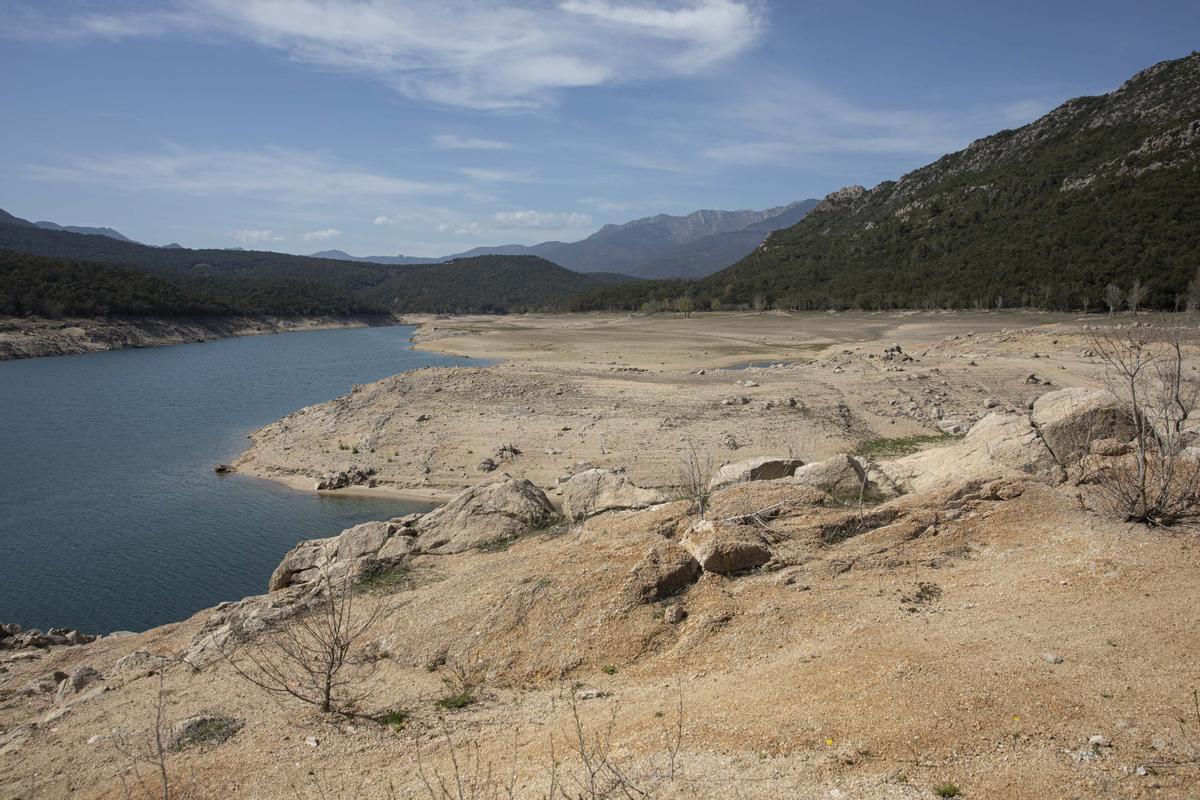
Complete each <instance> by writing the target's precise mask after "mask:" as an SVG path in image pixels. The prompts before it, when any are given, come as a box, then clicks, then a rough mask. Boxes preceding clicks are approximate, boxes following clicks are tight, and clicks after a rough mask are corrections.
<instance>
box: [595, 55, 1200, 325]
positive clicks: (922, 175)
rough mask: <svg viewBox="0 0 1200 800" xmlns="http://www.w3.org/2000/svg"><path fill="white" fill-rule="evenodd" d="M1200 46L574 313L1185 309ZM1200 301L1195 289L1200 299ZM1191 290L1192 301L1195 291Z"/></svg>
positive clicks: (1196, 232) (1199, 113)
mask: <svg viewBox="0 0 1200 800" xmlns="http://www.w3.org/2000/svg"><path fill="white" fill-rule="evenodd" d="M1198 156H1200V55H1197V54H1192V55H1191V56H1188V57H1187V58H1183V59H1178V60H1175V61H1168V62H1163V63H1161V64H1158V65H1156V66H1154V67H1151V68H1150V69H1147V70H1144V71H1143V72H1141V73H1139V74H1137V75H1135V76H1134V77H1133V78H1131V79H1130V80H1129V81H1127V82H1126V83H1125V84H1124V85H1123V86H1121V88H1119V89H1118V90H1116V91H1114V92H1112V93H1110V94H1107V95H1102V96H1099V97H1081V98H1076V99H1074V100H1070V101H1068V102H1066V103H1064V104H1063V105H1061V106H1060V107H1058V108H1057V109H1055V110H1054V111H1052V112H1050V113H1049V114H1047V115H1046V116H1044V117H1042V118H1041V119H1039V120H1037V121H1035V122H1033V123H1031V124H1029V125H1026V126H1024V127H1022V128H1019V129H1017V130H1008V131H1001V132H1000V133H997V134H995V135H993V136H989V137H987V138H985V139H981V140H979V141H977V142H975V143H973V144H972V145H970V146H969V147H968V148H966V149H965V150H962V151H959V152H957V153H952V154H950V155H947V156H945V157H943V158H941V159H939V160H938V161H936V162H934V163H933V164H930V165H928V166H926V167H922V168H921V169H918V170H916V171H914V172H911V173H909V174H907V175H905V176H904V177H902V178H901V179H900V180H898V181H886V182H884V183H882V184H880V185H879V186H877V187H875V188H874V189H871V190H867V189H864V188H862V187H857V186H856V187H849V188H846V189H842V190H840V191H838V192H835V193H833V194H831V195H830V196H829V197H827V198H826V199H825V200H824V201H823V202H822V203H821V204H820V205H818V206H817V207H816V208H815V209H814V210H813V211H812V212H811V213H810V214H809V215H808V216H807V217H806V218H805V219H803V220H802V221H801V222H800V223H799V224H797V225H795V226H793V227H791V228H788V229H786V230H781V231H778V232H776V233H773V234H771V236H770V237H769V238H768V239H767V241H766V242H765V243H764V244H763V246H761V247H759V248H758V249H757V250H755V251H754V253H752V254H751V255H749V256H747V257H746V258H745V259H743V260H742V261H740V262H739V263H737V264H735V265H734V266H732V267H730V268H728V269H726V270H723V271H721V272H718V273H716V274H714V275H711V276H709V277H708V278H705V279H704V280H702V281H699V282H696V283H680V282H668V283H655V284H646V283H641V284H632V285H627V286H620V287H609V288H607V289H604V290H600V291H598V292H595V293H592V294H591V295H588V296H586V297H583V298H577V299H576V300H575V301H574V302H573V303H572V306H573V307H575V308H596V307H622V308H634V307H638V306H639V305H641V304H643V303H645V302H648V301H655V302H672V299H673V298H679V297H682V296H688V297H690V298H691V299H690V301H689V302H690V303H691V304H693V305H695V306H697V307H709V306H711V305H713V304H717V305H732V306H748V305H755V304H760V305H761V304H766V305H771V306H775V307H779V308H801V309H824V308H867V309H880V308H901V307H906V308H950V307H953V308H972V307H974V308H995V307H1014V306H1035V307H1041V308H1056V309H1097V308H1100V307H1101V306H1102V305H1103V304H1104V303H1105V295H1106V288H1107V287H1108V285H1109V284H1114V285H1116V286H1118V287H1119V288H1120V289H1121V290H1122V291H1123V292H1124V293H1126V295H1127V296H1128V293H1129V292H1130V291H1131V289H1132V287H1133V286H1134V284H1135V282H1136V283H1138V284H1139V285H1140V286H1141V287H1143V291H1142V292H1141V293H1140V294H1141V295H1142V296H1140V297H1139V298H1138V300H1139V301H1140V303H1141V304H1142V305H1144V306H1153V307H1158V308H1177V307H1182V306H1184V305H1186V304H1187V302H1188V293H1189V288H1188V287H1189V283H1190V282H1191V281H1192V279H1193V277H1194V276H1195V274H1196V272H1197V268H1200V158H1198ZM1193 294H1196V292H1193ZM1193 299H1196V298H1193Z"/></svg>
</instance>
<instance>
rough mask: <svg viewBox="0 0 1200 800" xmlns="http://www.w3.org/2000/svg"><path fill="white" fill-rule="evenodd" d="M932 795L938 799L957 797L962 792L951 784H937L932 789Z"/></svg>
mask: <svg viewBox="0 0 1200 800" xmlns="http://www.w3.org/2000/svg"><path fill="white" fill-rule="evenodd" d="M933 793H934V794H936V795H937V796H938V797H959V796H961V795H962V792H961V791H960V790H959V788H958V787H957V786H955V785H954V784H953V783H939V784H938V785H937V786H935V787H933Z"/></svg>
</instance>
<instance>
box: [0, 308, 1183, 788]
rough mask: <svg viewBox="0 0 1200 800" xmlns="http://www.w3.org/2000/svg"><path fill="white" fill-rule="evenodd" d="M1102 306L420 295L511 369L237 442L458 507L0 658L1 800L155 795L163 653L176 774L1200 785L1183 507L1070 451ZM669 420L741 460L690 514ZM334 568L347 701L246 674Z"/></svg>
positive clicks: (619, 783)
mask: <svg viewBox="0 0 1200 800" xmlns="http://www.w3.org/2000/svg"><path fill="white" fill-rule="evenodd" d="M1096 322H1097V320H1093V319H1087V320H1082V321H1081V320H1076V319H1071V318H1050V317H1046V316H1040V315H1029V316H1019V315H974V316H971V315H892V316H885V315H855V316H848V315H828V316H826V315H812V316H789V315H745V316H733V315H729V316H720V317H711V316H709V315H705V316H704V317H697V318H694V319H692V320H682V319H649V320H648V319H644V318H631V319H626V318H616V317H598V316H597V317H558V318H554V317H548V318H530V317H518V318H511V319H501V320H492V319H482V318H481V319H465V320H464V319H455V320H430V321H426V323H425V325H424V327H423V328H422V335H421V338H422V341H423V344H422V346H427V347H433V348H437V349H446V350H453V351H454V352H458V353H463V354H469V355H472V356H477V357H490V358H494V359H503V362H502V363H499V364H496V365H494V366H490V367H487V368H483V369H477V370H464V369H453V370H423V371H419V372H417V373H412V374H409V375H405V376H400V377H397V378H392V379H388V380H385V381H382V382H380V383H378V384H374V385H372V386H368V387H362V388H360V389H358V390H356V391H355V392H354V393H352V394H351V395H349V396H347V397H346V398H341V399H339V400H336V401H333V402H331V403H328V404H325V405H322V406H317V407H314V408H311V409H306V410H305V411H303V412H300V413H298V414H295V415H292V416H290V417H288V418H286V419H285V420H283V421H281V422H279V423H276V424H274V425H272V426H269V427H268V428H266V429H264V430H263V431H260V432H258V433H257V434H256V435H255V442H254V447H253V448H252V449H251V450H250V451H249V452H248V454H247V455H246V456H245V457H244V458H243V459H242V461H241V462H240V463H239V468H240V469H242V470H245V471H251V472H256V473H259V474H269V475H274V476H276V477H287V478H290V479H292V480H295V481H298V482H299V481H303V482H304V485H305V486H306V488H310V489H311V488H312V485H311V484H312V483H313V482H314V481H316V480H319V479H322V478H324V477H327V476H329V475H331V474H336V473H337V472H339V471H344V470H346V468H347V467H348V466H349V465H351V464H353V465H354V466H356V467H358V468H359V469H360V470H361V471H362V472H363V474H364V475H365V474H366V473H367V472H369V471H370V470H372V469H373V470H374V474H373V475H372V476H369V477H366V478H364V479H365V480H368V481H369V480H372V479H373V480H374V481H375V483H376V484H377V485H376V487H375V489H374V490H375V491H425V492H430V493H435V494H439V495H443V496H446V495H457V496H456V497H455V499H454V500H452V501H451V502H450V503H449V504H448V505H447V506H445V507H444V508H443V509H442V510H440V511H438V512H433V513H431V514H429V515H425V516H422V517H419V518H405V519H398V520H393V521H381V522H380V523H368V524H367V525H366V526H359V528H356V529H351V530H350V531H348V532H346V533H345V534H343V535H342V536H341V537H338V538H336V539H333V540H328V541H324V540H323V541H319V542H314V543H308V544H302V545H300V546H298V547H297V549H296V550H294V551H293V552H292V553H291V554H289V555H288V557H287V559H285V561H284V563H283V564H281V567H280V569H279V570H277V572H276V575H275V576H274V577H273V578H272V585H273V586H274V587H275V590H274V591H272V592H270V593H269V594H265V595H263V596H261V597H256V598H247V599H246V600H244V601H242V602H240V603H235V604H226V605H224V606H220V607H217V608H215V609H207V610H204V611H201V612H199V613H198V614H196V615H195V616H194V617H193V618H191V619H189V620H186V621H183V622H180V623H177V624H173V625H167V626H163V627H161V628H157V629H154V630H151V631H147V632H144V633H140V634H136V635H132V636H122V637H111V638H103V639H101V640H99V641H97V642H94V643H90V644H85V645H81V646H75V647H53V648H50V649H49V650H48V651H42V650H18V651H11V652H5V653H0V669H3V670H4V672H3V673H0V797H5V798H8V797H14V798H16V797H19V798H33V797H38V798H43V797H66V796H70V797H113V798H120V797H126V796H134V797H137V796H145V795H144V794H143V792H144V791H145V790H149V793H151V794H153V793H155V792H157V794H153V796H161V790H160V789H159V788H158V787H159V784H158V783H157V781H158V774H159V773H158V769H159V765H158V761H157V759H156V758H155V757H154V747H153V745H152V743H151V734H152V733H153V731H154V730H155V727H156V723H155V718H156V711H157V708H158V706H159V698H160V693H159V685H160V684H159V675H158V673H159V663H160V662H158V661H157V660H155V659H156V658H157V657H165V658H169V659H172V660H173V661H172V666H170V668H168V669H167V670H166V671H165V672H164V673H162V679H163V680H162V686H163V692H162V694H161V711H162V720H163V724H162V726H161V727H162V730H163V731H164V734H165V742H166V754H165V756H164V758H163V763H164V764H165V766H166V769H167V772H168V775H169V780H170V783H171V786H172V788H171V792H172V796H178V797H185V796H186V797H225V798H228V797H252V798H296V797H300V798H309V797H311V798H321V797H362V798H376V797H378V798H387V797H413V798H429V797H434V798H441V797H510V796H511V797H521V798H544V797H548V796H549V795H550V793H551V791H554V792H555V794H554V796H555V797H570V798H576V797H601V796H607V797H656V798H737V797H745V798H777V797H795V798H822V799H824V798H929V797H937V796H951V795H957V796H964V797H968V798H971V797H974V798H1059V797H1061V798H1108V797H1114V798H1123V797H1147V798H1150V797H1153V798H1190V797H1195V796H1196V795H1197V787H1198V786H1200V705H1198V702H1200V701H1198V699H1197V695H1196V691H1197V689H1198V688H1200V661H1198V660H1197V654H1198V653H1200V634H1198V633H1197V629H1196V609H1197V608H1200V560H1198V558H1197V538H1196V531H1195V529H1194V528H1192V527H1189V526H1179V527H1175V528H1171V529H1147V528H1145V527H1141V526H1137V525H1130V524H1125V523H1122V522H1120V521H1118V520H1115V519H1114V518H1113V516H1112V515H1111V514H1110V513H1109V512H1108V511H1107V510H1106V509H1105V508H1104V507H1103V504H1102V503H1101V502H1100V498H1099V496H1098V494H1097V489H1096V486H1095V484H1094V483H1092V482H1090V481H1089V480H1087V479H1084V476H1083V475H1082V474H1081V473H1080V470H1079V468H1078V461H1079V459H1078V457H1077V455H1073V454H1070V453H1068V451H1069V450H1070V449H1071V447H1072V446H1073V445H1074V444H1080V445H1081V446H1082V448H1083V449H1084V450H1087V449H1091V450H1093V451H1101V450H1103V452H1104V453H1107V454H1113V453H1116V452H1117V450H1116V449H1114V448H1112V447H1108V448H1107V449H1106V448H1099V447H1092V443H1091V442H1090V441H1088V442H1078V441H1077V440H1078V439H1079V437H1078V435H1077V434H1078V432H1079V431H1080V430H1085V431H1086V432H1087V434H1088V436H1087V437H1085V438H1089V437H1091V436H1093V435H1095V437H1096V439H1097V441H1099V440H1100V439H1106V440H1109V441H1110V442H1111V441H1117V440H1120V439H1121V438H1122V435H1121V434H1122V431H1120V430H1107V429H1104V430H1102V428H1103V427H1104V425H1106V424H1109V423H1108V422H1105V420H1108V419H1109V418H1108V417H1105V416H1104V413H1103V408H1102V406H1103V403H1102V402H1099V401H1097V400H1096V397H1097V394H1096V393H1095V392H1090V391H1088V388H1087V387H1094V386H1097V385H1098V384H1099V382H1100V379H1101V373H1100V370H1099V365H1098V364H1097V363H1096V359H1095V358H1094V357H1093V356H1091V355H1089V349H1090V348H1089V347H1088V342H1087V334H1088V331H1087V330H1086V329H1085V327H1084V326H1085V325H1086V324H1096ZM1101 322H1102V321H1101ZM894 344H899V345H900V350H899V351H897V350H896V349H895V348H894ZM1035 354H1036V357H1035ZM1189 355H1190V357H1191V355H1192V351H1190V350H1189ZM909 359H911V360H909ZM744 361H755V362H758V361H782V362H785V364H784V365H783V366H777V367H771V368H766V369H748V370H736V371H734V370H724V369H720V367H722V366H728V365H731V364H736V363H738V362H744ZM701 370H703V372H701ZM1030 375H1036V376H1037V378H1036V380H1037V383H1034V382H1030ZM738 381H741V383H740V384H739V383H738ZM747 381H748V382H749V383H750V384H751V385H747ZM1064 387H1080V388H1078V389H1075V390H1074V391H1062V390H1063V389H1064ZM1041 395H1048V396H1047V397H1046V398H1045V399H1043V400H1041V401H1039V403H1038V404H1034V405H1033V409H1032V411H1031V410H1030V409H1029V408H1028V406H1029V401H1030V400H1031V399H1033V398H1035V397H1038V396H1041ZM742 397H746V398H748V399H749V402H746V403H743V402H742V401H741V398H742ZM790 398H794V399H795V404H792V403H791V402H790ZM984 400H989V401H991V402H989V403H988V407H987V408H985V406H984V402H983V401H984ZM726 401H731V402H726ZM1087 415H1091V416H1087ZM422 416H425V417H427V418H426V419H424V420H420V421H418V418H419V417H422ZM1085 416H1087V419H1086V420H1084V417H1085ZM1081 420H1084V422H1086V424H1083V423H1081V422H1080V421H1081ZM939 423H940V427H939ZM1035 423H1036V424H1035ZM564 428H568V429H569V430H563V429H564ZM956 428H959V429H962V430H967V429H969V430H970V433H968V434H967V435H965V436H961V437H958V436H942V435H941V434H942V431H943V430H951V431H953V430H955V429H956ZM1110 433H1111V434H1112V436H1111V437H1109V436H1107V434H1110ZM1101 434H1105V435H1101ZM726 435H728V437H729V438H731V439H733V440H735V441H734V444H736V445H737V446H736V447H733V446H732V445H731V444H730V443H727V442H726V439H725V437H726ZM915 435H923V436H926V437H928V438H926V439H917V440H914V439H912V438H911V437H913V436H915ZM1114 437H1115V438H1114ZM683 439H690V440H691V441H692V442H694V443H697V444H698V446H699V447H700V448H701V449H704V450H712V451H713V452H714V453H715V454H716V460H717V463H718V464H720V463H721V462H735V465H734V466H732V467H730V468H729V469H727V470H725V471H724V472H723V473H722V474H724V475H725V476H726V478H725V480H728V481H730V483H729V485H727V486H725V487H723V488H721V489H719V490H718V491H716V493H715V494H714V495H713V497H712V502H711V507H710V508H709V509H708V511H707V513H706V515H705V517H706V518H705V519H704V520H700V519H698V518H697V515H696V514H695V510H694V508H693V507H692V504H691V503H690V502H689V501H688V500H672V499H671V497H672V496H673V487H672V485H673V484H674V483H677V482H678V479H677V473H678V453H679V445H680V442H681V441H682V440H683ZM339 445H340V446H344V447H346V448H348V449H346V450H343V449H340V447H339ZM501 445H511V446H512V447H511V448H510V449H508V450H503V448H501ZM918 447H920V448H921V449H919V450H918V451H917V452H915V453H911V454H907V455H906V454H904V452H905V451H909V450H912V449H914V448H918ZM426 448H427V449H434V450H435V456H434V457H433V458H432V459H430V458H429V457H422V456H423V453H424V449H426ZM355 449H357V450H358V452H357V453H353V452H352V451H353V450H355ZM372 449H374V452H373V453H372V452H371V450H372ZM497 450H501V452H500V453H499V454H497ZM513 451H516V452H513ZM855 451H857V452H858V454H859V455H857V456H855V457H853V458H845V457H836V458H828V457H832V456H836V455H837V454H839V453H845V452H855ZM763 456H771V457H774V458H775V459H776V461H775V462H772V463H779V462H783V461H787V457H788V456H791V458H792V459H793V460H792V461H790V462H788V463H787V465H786V467H785V468H784V469H783V472H782V473H771V472H770V470H768V469H764V468H763V467H762V465H761V464H759V465H757V466H756V465H755V464H749V465H746V464H744V463H743V462H745V461H748V460H751V459H753V458H755V457H763ZM1106 457H1108V456H1096V457H1095V458H1099V459H1100V460H1101V461H1103V459H1104V458H1106ZM1112 457H1113V458H1119V457H1120V456H1119V455H1112ZM352 458H353V459H354V460H353V461H351V459H352ZM484 458H491V459H493V461H494V463H495V464H496V468H495V470H494V471H490V472H486V473H484V472H480V471H479V469H478V466H479V462H480V461H482V460H483V459H484ZM1088 458H1092V457H1091V456H1089V457H1088ZM797 460H802V461H805V462H810V463H809V465H807V466H803V467H798V465H797V464H796V463H795V462H796V461H797ZM812 462H818V463H816V464H815V465H814V464H813V463H812ZM1089 463H1091V462H1089ZM856 466H861V467H862V468H863V469H864V471H865V473H866V474H867V476H868V477H869V478H870V482H871V483H870V485H871V491H870V492H869V493H866V495H867V496H863V495H861V494H860V495H857V496H856V495H855V493H853V492H847V491H845V489H846V487H847V483H846V480H847V477H848V476H854V477H856V476H857V472H856V471H855V467H856ZM1092 466H1093V467H1096V465H1095V464H1093V465H1092ZM621 468H624V469H625V472H624V473H621V472H619V471H617V470H619V469H621ZM1102 468H1103V464H1100V466H1099V467H1098V469H1102ZM426 469H428V471H426ZM755 470H758V471H757V472H756V471H755ZM572 475H574V476H575V477H574V478H570V476H572ZM481 482H483V485H482V487H481V486H479V484H480V483H481ZM467 486H470V487H474V488H473V489H471V490H469V491H467V492H465V493H464V494H458V493H459V492H460V490H462V489H463V488H464V487H467ZM581 486H582V487H584V489H587V488H588V487H592V490H591V491H590V492H588V491H585V492H584V494H583V495H580V494H579V488H580V487H581ZM539 487H540V489H539ZM542 489H544V490H546V492H547V495H549V497H547V496H546V495H543V494H542V493H541V490H542ZM343 491H344V490H343ZM551 501H553V502H554V503H555V504H556V505H565V506H566V507H567V510H568V511H572V512H573V513H586V516H587V518H586V519H584V520H581V521H569V520H563V519H562V518H560V517H557V516H556V511H555V509H554V507H552V506H551ZM631 506H645V507H640V508H639V507H632V508H631ZM580 509H582V512H580ZM318 573H321V574H340V575H345V576H348V578H349V579H354V580H355V581H356V583H355V586H356V587H357V588H356V590H355V594H354V595H353V596H354V597H355V609H356V611H355V613H356V614H357V615H358V617H359V618H364V617H365V615H368V614H370V613H372V612H373V611H374V609H376V608H378V613H379V615H380V616H379V618H378V619H377V620H376V622H375V623H374V625H373V626H372V627H371V629H370V631H369V632H368V634H367V635H366V636H364V638H363V640H362V641H361V642H360V644H361V647H359V648H356V651H355V658H354V659H353V663H352V665H351V667H348V668H347V669H350V670H351V672H350V673H348V674H353V675H355V676H356V682H355V685H354V687H353V688H355V689H361V690H362V692H361V693H362V694H363V697H362V699H361V701H360V702H359V704H358V706H357V709H356V710H357V712H358V713H357V714H352V715H332V714H331V715H324V714H321V713H319V712H317V711H315V710H313V709H311V708H309V707H307V706H304V705H303V704H301V703H298V702H295V701H293V700H290V699H288V698H286V697H276V696H272V695H269V694H266V693H264V692H263V691H261V690H260V689H258V688H257V687H255V686H254V685H252V684H251V683H249V682H247V681H246V680H245V679H244V678H242V677H240V676H239V675H238V674H237V671H236V670H235V669H234V664H241V665H242V666H243V667H245V665H246V663H247V662H246V661H245V660H244V659H245V656H244V655H243V654H244V653H250V652H254V648H255V647H258V646H261V643H262V642H263V641H266V640H267V638H268V637H269V635H270V634H271V632H272V631H276V630H280V629H285V628H286V627H287V626H289V625H290V624H292V621H293V620H295V619H297V618H298V617H297V615H302V614H303V609H304V608H305V607H306V604H307V603H312V602H315V600H314V598H318V600H319V597H318V594H319V593H318V588H317V587H319V584H318V583H314V582H313V581H314V580H315V578H314V576H315V575H316V574H318ZM266 588H267V576H264V590H265V589H266ZM217 645H220V647H217ZM222 652H225V653H226V654H227V655H229V656H230V658H229V659H227V658H225V657H223V656H222V655H221V653H222ZM230 659H232V661H233V663H232V664H231V663H230ZM64 677H65V680H63V678H64ZM385 712H390V715H389V716H386V717H385V716H381V715H382V714H384V713H385ZM204 714H208V715H211V716H209V717H204V718H202V719H201V722H200V723H195V724H193V725H192V726H191V727H190V728H187V729H186V730H185V729H184V728H182V727H179V726H178V723H179V722H181V721H184V720H189V719H194V718H196V717H197V716H198V715H204ZM224 719H228V720H232V721H233V722H234V724H232V725H226V724H225V723H224V722H222V721H221V720H224ZM197 725H198V727H197ZM189 731H190V733H189ZM197 731H198V733H197ZM176 745H178V746H176ZM456 764H457V770H456V767H455V765H456ZM554 786H556V787H557V788H553V787H554ZM143 787H144V788H143ZM443 790H444V791H443Z"/></svg>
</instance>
